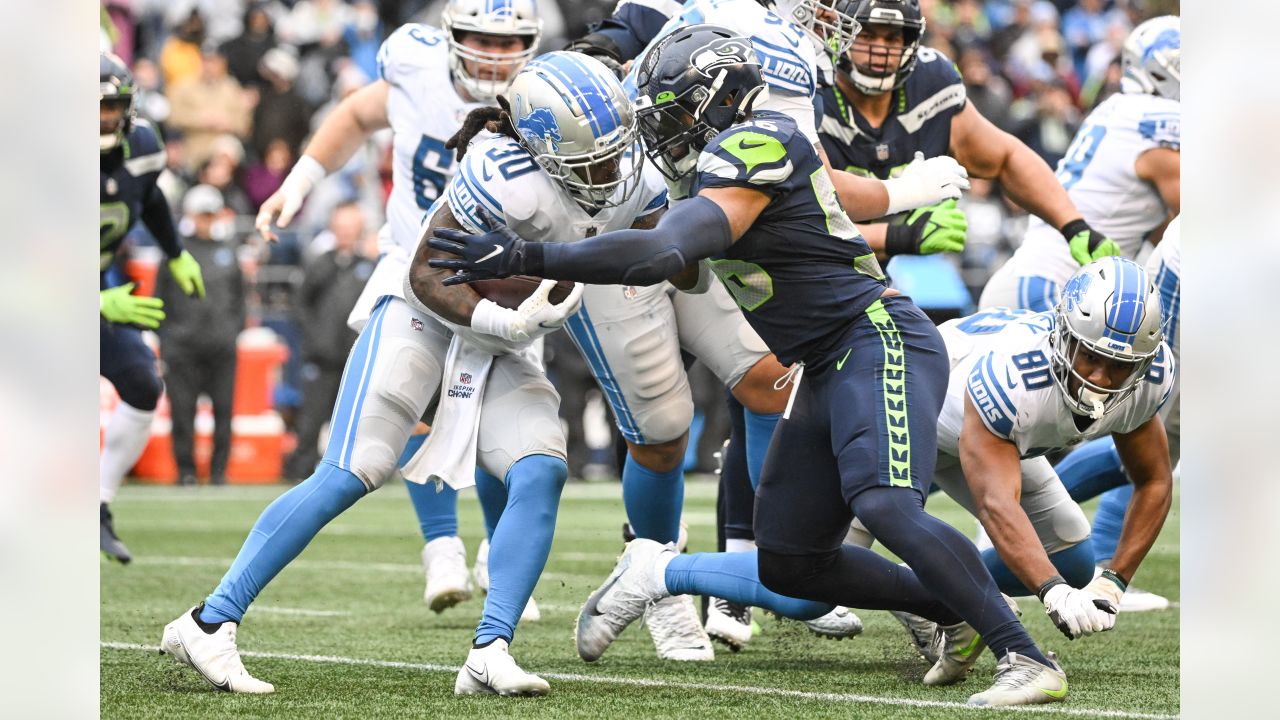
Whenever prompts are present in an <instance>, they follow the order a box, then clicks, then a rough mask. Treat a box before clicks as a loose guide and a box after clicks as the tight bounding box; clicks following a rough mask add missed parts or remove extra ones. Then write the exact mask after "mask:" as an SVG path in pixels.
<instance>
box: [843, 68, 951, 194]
mask: <svg viewBox="0 0 1280 720" xmlns="http://www.w3.org/2000/svg"><path fill="white" fill-rule="evenodd" d="M916 57H917V61H916V66H915V68H914V69H913V70H912V71H911V74H910V75H908V76H907V79H906V81H905V82H904V83H903V84H902V86H901V87H899V88H898V89H896V90H894V91H893V96H892V99H891V101H890V103H889V115H888V116H887V117H886V118H885V121H884V123H883V124H882V125H881V126H880V127H878V128H876V127H872V126H871V124H870V123H868V122H867V120H866V119H865V118H864V117H862V116H861V115H860V114H858V111H857V110H855V109H854V107H853V103H851V102H850V101H849V99H848V98H847V97H845V94H844V93H843V92H841V90H840V89H839V88H838V87H835V86H832V87H826V88H823V89H822V91H821V96H822V113H823V114H822V124H821V126H820V127H819V128H818V135H819V137H821V139H822V149H823V150H825V151H826V153H827V158H828V159H829V160H830V161H831V167H833V168H836V169H841V170H847V171H848V172H851V173H855V174H858V175H863V176H866V177H876V178H880V179H881V180H888V179H889V178H891V177H894V176H896V175H897V174H898V173H899V172H901V170H902V168H903V167H905V166H906V165H908V164H909V163H910V162H911V160H912V158H914V157H915V154H916V152H923V153H924V156H925V157H927V158H932V157H940V156H943V155H946V154H947V153H948V152H949V151H950V147H951V119H952V118H954V117H955V116H956V115H957V114H958V113H959V112H960V111H961V110H963V109H964V106H965V102H966V95H965V88H964V82H963V81H962V80H961V79H960V73H959V72H957V71H956V68H955V65H954V64H953V63H952V62H951V59H950V58H948V57H947V56H946V55H944V54H943V53H941V52H938V51H937V50H934V49H933V48H928V47H921V48H920V49H919V50H918V51H917V53H916Z"/></svg>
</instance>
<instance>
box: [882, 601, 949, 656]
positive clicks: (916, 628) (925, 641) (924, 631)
mask: <svg viewBox="0 0 1280 720" xmlns="http://www.w3.org/2000/svg"><path fill="white" fill-rule="evenodd" d="M889 614H890V615H892V616H893V617H894V618H895V619H896V620H897V621H898V622H900V623H902V627H904V628H906V629H907V632H908V633H910V635H911V644H912V645H914V646H915V649H916V652H918V653H920V657H922V658H924V659H925V660H926V661H928V662H929V663H930V664H932V663H936V662H938V652H937V650H935V649H934V645H933V640H934V637H935V636H936V635H937V634H938V623H936V622H934V621H932V620H929V619H926V618H922V617H920V616H919V615H912V614H911V613H909V612H905V611H902V610H890V611H889Z"/></svg>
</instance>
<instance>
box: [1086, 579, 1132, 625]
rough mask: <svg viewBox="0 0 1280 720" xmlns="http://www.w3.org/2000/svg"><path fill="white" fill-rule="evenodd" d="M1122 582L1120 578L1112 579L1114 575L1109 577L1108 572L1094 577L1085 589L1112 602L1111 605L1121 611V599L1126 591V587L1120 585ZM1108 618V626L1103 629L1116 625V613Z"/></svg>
mask: <svg viewBox="0 0 1280 720" xmlns="http://www.w3.org/2000/svg"><path fill="white" fill-rule="evenodd" d="M1122 582H1124V581H1123V580H1119V579H1118V578H1117V579H1112V577H1108V576H1107V575H1106V574H1103V575H1099V576H1098V577H1096V578H1094V579H1093V582H1091V583H1089V584H1088V585H1085V586H1084V589H1085V590H1088V591H1089V592H1091V593H1093V594H1094V595H1097V596H1098V597H1100V598H1102V599H1103V600H1106V601H1107V602H1109V603H1111V606H1112V607H1114V608H1115V609H1116V610H1117V611H1119V610H1120V599H1121V598H1123V597H1124V591H1125V588H1124V587H1121V585H1120V583H1122ZM1107 620H1108V622H1107V626H1106V627H1104V628H1102V629H1103V630H1110V629H1111V628H1113V627H1115V626H1116V616H1115V615H1110V614H1108V615H1107Z"/></svg>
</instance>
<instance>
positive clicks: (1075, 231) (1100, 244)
mask: <svg viewBox="0 0 1280 720" xmlns="http://www.w3.org/2000/svg"><path fill="white" fill-rule="evenodd" d="M1060 232H1061V233H1062V237H1064V238H1066V239H1067V245H1068V246H1069V247H1070V248H1071V257H1073V258H1075V261H1076V262H1078V263H1080V264H1081V265H1088V264H1089V263H1091V262H1093V261H1094V260H1101V259H1102V258H1104V257H1110V256H1112V255H1120V254H1121V253H1120V246H1119V245H1117V244H1116V241H1115V240H1112V239H1111V238H1109V237H1107V236H1106V235H1103V234H1102V233H1100V232H1098V231H1097V230H1094V229H1093V228H1091V227H1089V223H1087V222H1085V221H1084V220H1083V219H1078V220H1072V221H1071V222H1069V223H1067V224H1066V225H1063V226H1062V230H1061V231H1060Z"/></svg>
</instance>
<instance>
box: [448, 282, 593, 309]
mask: <svg viewBox="0 0 1280 720" xmlns="http://www.w3.org/2000/svg"><path fill="white" fill-rule="evenodd" d="M541 282H542V278H536V277H531V276H529V275H512V276H511V277H508V278H502V279H500V280H477V281H475V282H473V283H471V287H472V288H473V289H475V291H476V292H477V293H478V294H479V295H480V297H482V298H485V299H487V300H492V301H493V302H495V303H497V304H499V305H501V306H502V307H504V308H507V309H510V310H515V309H516V308H518V307H520V303H522V302H524V301H525V299H526V298H528V297H529V296H530V295H532V294H533V292H534V291H535V290H537V289H538V285H539V284H540V283H541ZM572 291H573V283H571V282H569V281H568V280H561V281H560V282H558V283H556V286H555V287H554V288H552V290H551V302H552V303H556V304H559V303H561V302H564V299H565V298H567V297H569V293H570V292H572Z"/></svg>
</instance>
